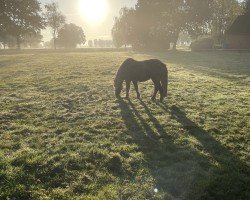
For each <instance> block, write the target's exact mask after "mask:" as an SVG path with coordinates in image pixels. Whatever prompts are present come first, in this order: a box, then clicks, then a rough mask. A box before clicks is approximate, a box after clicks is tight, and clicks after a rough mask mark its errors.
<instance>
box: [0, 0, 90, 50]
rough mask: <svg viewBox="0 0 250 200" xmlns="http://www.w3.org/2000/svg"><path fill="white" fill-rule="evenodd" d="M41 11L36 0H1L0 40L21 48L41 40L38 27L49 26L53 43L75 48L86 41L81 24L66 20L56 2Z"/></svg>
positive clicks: (40, 28)
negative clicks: (68, 22)
mask: <svg viewBox="0 0 250 200" xmlns="http://www.w3.org/2000/svg"><path fill="white" fill-rule="evenodd" d="M44 8H45V12H42V7H41V3H40V2H39V1H38V0H0V43H2V44H3V46H4V48H5V46H8V47H9V48H11V47H15V46H16V47H17V48H18V49H20V48H21V44H22V46H23V47H26V46H34V45H37V44H39V43H40V42H41V40H42V35H41V30H42V29H45V28H46V27H49V28H50V29H51V31H52V36H53V46H54V48H55V49H56V48H57V47H65V48H75V47H76V46H77V44H84V43H85V42H86V39H85V34H84V31H83V30H82V28H81V27H79V26H77V25H75V24H73V23H70V24H67V23H66V17H65V15H63V14H62V13H61V12H60V10H59V8H58V5H57V4H56V3H55V2H52V3H49V4H46V5H45V7H44Z"/></svg>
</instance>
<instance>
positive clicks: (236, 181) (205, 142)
mask: <svg viewBox="0 0 250 200" xmlns="http://www.w3.org/2000/svg"><path fill="white" fill-rule="evenodd" d="M143 105H144V107H145V109H148V108H147V106H146V105H145V104H143ZM158 105H159V106H160V107H161V108H163V109H164V110H165V111H166V112H169V111H170V112H171V115H172V116H173V117H174V118H175V119H176V120H177V121H178V122H179V123H181V124H182V126H183V128H184V129H185V130H186V131H187V132H188V134H190V135H192V136H194V137H195V138H196V139H197V140H198V141H199V142H200V143H201V144H202V146H203V148H204V150H205V151H206V152H208V153H209V154H210V155H211V156H212V157H213V159H214V160H215V161H216V162H217V163H218V164H219V166H218V167H212V168H210V170H211V175H210V177H209V180H207V183H206V185H207V186H206V188H205V191H204V195H205V196H203V198H204V199H207V197H212V198H215V199H248V197H249V195H250V189H249V187H248V186H249V184H250V178H249V176H250V170H249V166H247V164H245V163H244V162H242V161H241V160H240V159H239V158H238V157H237V156H235V155H234V154H233V153H232V152H230V151H229V150H228V149H227V148H226V147H224V146H223V145H222V144H221V143H220V142H219V141H217V140H215V138H213V137H212V136H211V135H210V133H209V132H207V131H205V130H203V129H202V128H200V127H199V126H198V125H197V124H195V123H194V122H193V121H192V120H190V119H189V118H188V117H187V115H186V113H185V112H184V111H182V110H181V109H180V108H178V107H177V106H172V107H171V108H170V109H169V108H168V107H167V106H165V105H164V104H160V103H159V104H158Z"/></svg>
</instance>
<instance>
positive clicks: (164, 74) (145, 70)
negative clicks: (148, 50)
mask: <svg viewBox="0 0 250 200" xmlns="http://www.w3.org/2000/svg"><path fill="white" fill-rule="evenodd" d="M149 79H151V80H152V81H153V83H154V92H153V95H152V98H151V99H152V100H155V97H156V94H157V92H158V91H159V92H160V101H163V98H164V97H166V96H167V85H168V70H167V67H166V65H165V64H164V63H162V62H161V61H160V60H157V59H150V60H145V61H136V60H134V59H132V58H128V59H126V60H125V61H124V62H123V63H122V65H121V66H120V68H119V69H118V72H117V74H116V77H115V80H114V87H115V95H116V97H120V94H121V90H122V83H123V81H124V80H125V82H126V98H128V97H129V90H130V83H131V82H133V84H134V87H135V90H136V93H137V98H140V93H139V90H138V81H139V82H144V81H147V80H149Z"/></svg>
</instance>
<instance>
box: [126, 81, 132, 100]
mask: <svg viewBox="0 0 250 200" xmlns="http://www.w3.org/2000/svg"><path fill="white" fill-rule="evenodd" d="M130 83H131V81H126V98H129V90H130Z"/></svg>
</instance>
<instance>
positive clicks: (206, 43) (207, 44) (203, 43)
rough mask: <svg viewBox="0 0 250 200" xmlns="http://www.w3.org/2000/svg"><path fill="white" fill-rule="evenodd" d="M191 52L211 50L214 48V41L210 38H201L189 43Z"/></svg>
mask: <svg viewBox="0 0 250 200" xmlns="http://www.w3.org/2000/svg"><path fill="white" fill-rule="evenodd" d="M190 48H191V50H192V51H200V50H211V49H213V48H214V40H213V39H212V38H202V39H198V40H196V41H194V42H192V43H191V45H190Z"/></svg>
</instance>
